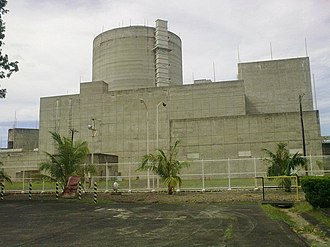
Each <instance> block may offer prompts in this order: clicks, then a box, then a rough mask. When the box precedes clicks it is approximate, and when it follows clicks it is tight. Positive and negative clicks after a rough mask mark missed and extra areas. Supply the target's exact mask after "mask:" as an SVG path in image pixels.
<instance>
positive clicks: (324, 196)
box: [301, 177, 330, 208]
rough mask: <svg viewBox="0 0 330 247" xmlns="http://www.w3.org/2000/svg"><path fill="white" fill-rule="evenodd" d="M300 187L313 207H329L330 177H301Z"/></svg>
mask: <svg viewBox="0 0 330 247" xmlns="http://www.w3.org/2000/svg"><path fill="white" fill-rule="evenodd" d="M301 187H302V189H303V191H304V192H305V198H306V201H308V202H309V203H310V204H311V205H312V206H313V207H314V208H318V207H320V208H328V207H330V177H303V178H302V179H301Z"/></svg>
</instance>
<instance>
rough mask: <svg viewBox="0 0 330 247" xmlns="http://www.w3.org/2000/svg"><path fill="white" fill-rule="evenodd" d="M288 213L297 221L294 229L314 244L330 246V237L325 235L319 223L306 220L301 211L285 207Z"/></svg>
mask: <svg viewBox="0 0 330 247" xmlns="http://www.w3.org/2000/svg"><path fill="white" fill-rule="evenodd" d="M283 210H284V211H285V213H286V214H287V215H289V216H290V218H291V219H292V220H293V221H294V222H295V224H296V226H295V227H293V230H294V231H295V232H296V233H297V234H299V235H300V236H302V237H303V238H304V239H306V240H307V241H308V242H309V243H310V244H312V246H314V245H315V244H317V246H320V247H321V246H328V243H329V239H328V238H327V237H326V236H325V235H324V233H323V232H322V230H321V229H319V227H318V226H317V225H314V224H313V225H312V224H311V223H310V222H308V221H307V220H305V219H304V218H303V217H302V216H301V215H300V214H299V213H296V212H292V211H290V209H283Z"/></svg>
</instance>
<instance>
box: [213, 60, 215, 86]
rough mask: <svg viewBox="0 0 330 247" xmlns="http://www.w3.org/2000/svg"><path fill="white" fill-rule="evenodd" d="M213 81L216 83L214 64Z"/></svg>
mask: <svg viewBox="0 0 330 247" xmlns="http://www.w3.org/2000/svg"><path fill="white" fill-rule="evenodd" d="M213 81H214V82H215V63H214V62H213Z"/></svg>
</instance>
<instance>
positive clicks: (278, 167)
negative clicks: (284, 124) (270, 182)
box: [263, 143, 307, 191]
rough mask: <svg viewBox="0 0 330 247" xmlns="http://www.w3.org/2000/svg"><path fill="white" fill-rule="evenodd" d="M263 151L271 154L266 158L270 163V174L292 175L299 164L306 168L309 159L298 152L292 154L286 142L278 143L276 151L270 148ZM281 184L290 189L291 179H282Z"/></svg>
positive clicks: (287, 189) (268, 172)
mask: <svg viewBox="0 0 330 247" xmlns="http://www.w3.org/2000/svg"><path fill="white" fill-rule="evenodd" d="M263 151H264V152H265V153H266V154H267V155H268V156H269V157H267V158H264V162H265V163H267V164H269V166H268V169H267V175H268V176H292V175H294V174H293V172H294V171H295V170H296V168H298V167H299V166H301V167H305V168H306V165H307V160H306V159H305V158H304V157H302V156H301V155H300V154H299V153H298V152H297V153H295V154H294V155H290V153H289V150H288V149H287V145H286V144H285V143H278V144H277V149H276V152H275V153H273V152H272V151H270V150H268V149H263ZM281 185H282V186H283V187H284V188H285V190H286V191H290V187H291V180H290V179H289V178H286V179H284V180H282V181H281Z"/></svg>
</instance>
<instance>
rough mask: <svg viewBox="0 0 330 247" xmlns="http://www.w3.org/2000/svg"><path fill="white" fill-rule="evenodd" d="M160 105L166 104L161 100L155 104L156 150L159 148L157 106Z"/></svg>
mask: <svg viewBox="0 0 330 247" xmlns="http://www.w3.org/2000/svg"><path fill="white" fill-rule="evenodd" d="M160 105H163V106H164V107H165V106H166V104H165V103H164V102H163V101H161V102H159V103H158V104H157V107H156V132H157V135H156V138H157V141H156V145H157V151H158V149H159V118H158V108H159V106H160Z"/></svg>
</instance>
